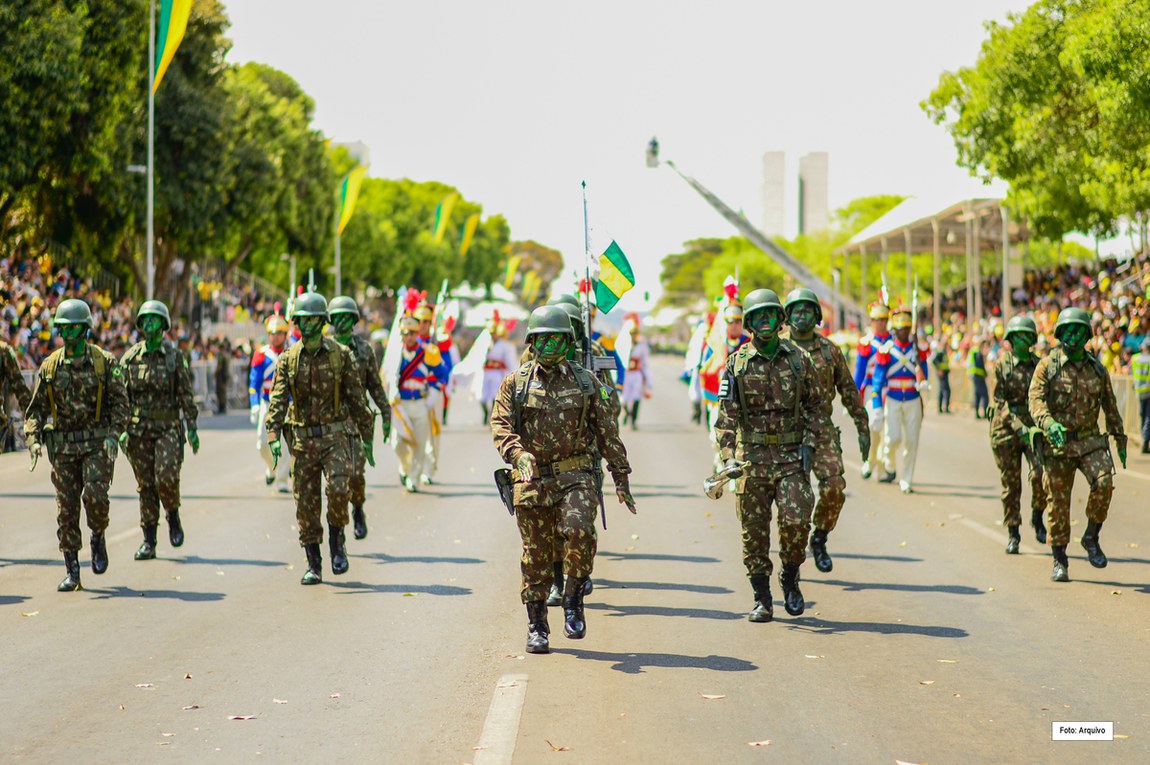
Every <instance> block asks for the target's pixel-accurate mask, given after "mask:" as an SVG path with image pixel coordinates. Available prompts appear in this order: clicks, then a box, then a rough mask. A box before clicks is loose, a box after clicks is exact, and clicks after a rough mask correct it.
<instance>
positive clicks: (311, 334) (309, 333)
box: [298, 316, 327, 340]
mask: <svg viewBox="0 0 1150 765" xmlns="http://www.w3.org/2000/svg"><path fill="white" fill-rule="evenodd" d="M326 323H327V321H326V320H325V319H324V318H323V317H322V316H301V317H300V319H299V322H298V324H299V332H300V334H301V335H303V337H304V339H305V340H314V339H315V338H317V337H319V336H320V335H321V334H322V333H323V325H324V324H326Z"/></svg>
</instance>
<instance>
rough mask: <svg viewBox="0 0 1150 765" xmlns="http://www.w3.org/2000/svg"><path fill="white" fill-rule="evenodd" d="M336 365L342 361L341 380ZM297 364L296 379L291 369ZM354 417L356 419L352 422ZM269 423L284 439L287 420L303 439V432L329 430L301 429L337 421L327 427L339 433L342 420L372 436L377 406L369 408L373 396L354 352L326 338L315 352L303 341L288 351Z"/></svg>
mask: <svg viewBox="0 0 1150 765" xmlns="http://www.w3.org/2000/svg"><path fill="white" fill-rule="evenodd" d="M337 355H338V356H339V357H340V360H339V361H338V362H336V361H334V357H335V356H337ZM293 359H294V360H293ZM335 364H338V365H339V370H338V372H339V374H338V380H339V384H338V385H337V384H336V377H337V375H336V369H335V368H334V365H335ZM293 365H294V366H295V367H296V368H295V370H294V371H295V376H294V379H293V376H292V374H291V370H292V367H293ZM337 391H338V395H337ZM337 398H338V406H337V402H336V399H337ZM349 418H350V419H351V422H350V423H348V422H347V421H348V419H349ZM266 422H267V430H268V440H270V441H275V440H277V439H278V438H279V436H280V432H281V431H282V430H283V428H284V426H285V425H288V426H291V427H292V428H293V430H295V431H296V432H294V433H293V434H292V437H293V438H297V437H299V436H300V435H310V436H315V437H318V436H320V435H325V433H316V434H306V433H302V432H301V431H299V430H298V429H299V428H305V427H307V428H310V427H322V426H336V427H333V428H328V429H326V430H327V432H329V433H330V432H339V429H338V425H342V424H344V423H346V427H349V428H353V429H354V432H358V433H361V434H367V435H366V436H363V440H365V441H366V440H367V438H368V437H370V434H371V433H372V426H373V425H374V424H375V423H374V419H373V417H372V415H371V410H369V409H368V408H367V396H366V395H365V394H364V392H363V382H362V380H361V378H360V374H359V368H358V367H357V366H356V363H355V357H354V356H352V355H351V351H349V350H348V349H347V348H345V347H343V346H342V345H340V344H339V343H337V342H336V341H335V340H332V339H331V338H330V337H325V338H323V342H322V344H321V345H320V347H319V348H317V349H316V350H314V351H309V350H307V349H306V348H305V347H304V343H303V341H300V342H298V343H296V344H295V345H293V346H292V347H291V348H288V349H287V350H286V351H285V352H284V353H282V354H281V355H280V357H279V360H278V361H276V371H275V382H274V383H273V384H272V392H271V397H270V399H269V401H268V415H267V421H266Z"/></svg>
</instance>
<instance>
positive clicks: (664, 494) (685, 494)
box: [632, 488, 706, 499]
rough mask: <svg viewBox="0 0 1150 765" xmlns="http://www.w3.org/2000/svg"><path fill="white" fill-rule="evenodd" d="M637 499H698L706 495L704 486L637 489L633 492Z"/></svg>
mask: <svg viewBox="0 0 1150 765" xmlns="http://www.w3.org/2000/svg"><path fill="white" fill-rule="evenodd" d="M632 494H633V495H634V496H635V498H636V499H640V498H644V497H646V498H652V499H653V498H656V497H661V498H663V499H698V498H699V497H704V496H706V495H705V494H703V490H702V488H700V489H699V490H698V491H635V492H632Z"/></svg>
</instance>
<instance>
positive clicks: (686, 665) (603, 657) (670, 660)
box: [551, 648, 758, 675]
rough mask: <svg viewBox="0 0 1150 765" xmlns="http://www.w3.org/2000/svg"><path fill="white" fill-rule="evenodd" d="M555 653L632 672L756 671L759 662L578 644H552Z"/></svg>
mask: <svg viewBox="0 0 1150 765" xmlns="http://www.w3.org/2000/svg"><path fill="white" fill-rule="evenodd" d="M551 653H557V654H565V655H567V656H573V657H574V658H576V659H579V660H581V661H605V662H610V663H611V669H613V670H615V671H617V672H624V673H626V674H628V675H641V674H643V673H644V672H646V671H647V668H660V667H662V668H666V669H709V670H711V671H712V672H753V671H755V670H757V669H758V666H757V665H755V664H752V663H751V662H749V661H747V660H745V659H736V658H734V657H733V656H716V655H715V654H711V655H710V656H684V655H683V654H677V653H608V652H606V651H583V650H580V649H578V648H552V649H551Z"/></svg>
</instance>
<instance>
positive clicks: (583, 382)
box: [571, 363, 596, 433]
mask: <svg viewBox="0 0 1150 765" xmlns="http://www.w3.org/2000/svg"><path fill="white" fill-rule="evenodd" d="M571 369H572V370H573V371H574V372H575V381H576V382H578V383H579V391H580V393H582V394H583V407H582V409H580V411H579V427H578V428H577V432H579V433H582V432H583V426H584V425H585V424H586V423H587V409H588V408H589V407H590V406H591V396H592V395H593V394H594V390H595V387H596V384H595V382H594V381H593V380H592V379H591V374H590V373H589V372H588V371H587V370H586V369H584V368H583V367H581V366H579V365H578V364H576V363H572V364H571Z"/></svg>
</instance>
